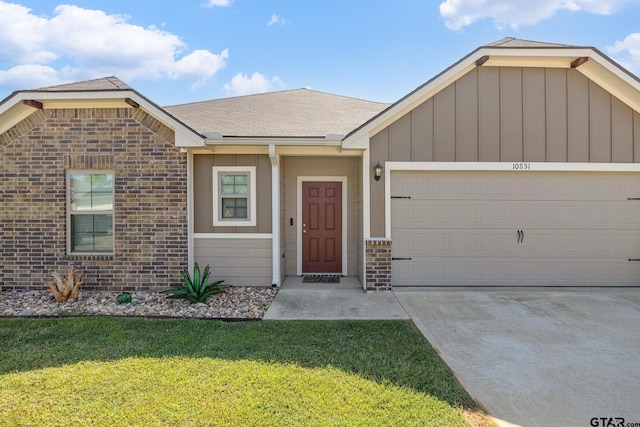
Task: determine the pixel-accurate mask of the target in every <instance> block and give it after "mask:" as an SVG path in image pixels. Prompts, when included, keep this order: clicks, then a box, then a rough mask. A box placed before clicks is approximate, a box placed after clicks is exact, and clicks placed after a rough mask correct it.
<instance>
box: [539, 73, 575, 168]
mask: <svg viewBox="0 0 640 427" xmlns="http://www.w3.org/2000/svg"><path fill="white" fill-rule="evenodd" d="M540 90H541V91H543V93H544V91H545V88H540ZM546 95H547V100H546V105H545V106H543V107H542V108H543V111H542V112H541V113H542V114H545V112H544V110H545V109H546V138H547V143H546V161H548V162H566V161H567V150H568V148H567V145H568V144H567V72H566V70H558V69H552V68H550V69H547V70H546ZM545 107H546V108H545ZM532 161H533V160H532ZM537 161H544V160H537Z"/></svg>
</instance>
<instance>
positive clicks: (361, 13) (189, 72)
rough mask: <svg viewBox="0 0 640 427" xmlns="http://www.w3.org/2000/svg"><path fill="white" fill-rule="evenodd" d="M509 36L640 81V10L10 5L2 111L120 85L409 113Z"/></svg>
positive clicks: (295, 1) (448, 3)
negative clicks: (83, 87) (435, 84)
mask: <svg viewBox="0 0 640 427" xmlns="http://www.w3.org/2000/svg"><path fill="white" fill-rule="evenodd" d="M504 37H516V38H520V39H526V40H536V41H543V42H552V43H561V44H569V45H576V46H593V47H596V48H598V49H599V50H600V51H602V52H603V53H605V54H606V55H608V56H610V57H611V58H613V59H614V60H616V61H617V62H619V63H620V64H622V65H623V66H624V67H626V68H627V69H628V70H630V71H631V72H633V73H635V74H636V75H638V74H640V0H535V1H534V0H387V1H383V0H323V1H317V0H180V1H160V0H127V1H124V0H68V1H67V2H64V0H13V1H3V0H0V99H3V98H5V97H6V96H8V95H9V94H11V92H13V91H15V90H22V89H34V88H40V87H46V86H52V85H57V84H62V83H69V82H77V81H83V80H89V79H95V78H101V77H106V76H117V77H119V78H120V79H121V80H123V81H125V82H126V83H128V84H129V85H130V86H132V87H133V88H134V89H136V90H137V91H138V92H140V93H142V94H143V95H144V96H146V97H147V98H149V99H150V100H152V101H153V102H155V103H156V104H158V105H161V106H170V105H177V104H184V103H189V102H197V101H203V100H210V99H218V98H226V97H231V96H242V95H248V94H254V93H263V92H271V91H279V90H290V89H299V88H309V89H313V90H317V91H322V92H328V93H333V94H338V95H344V96H349V97H354V98H360V99H366V100H371V101H379V102H395V101H397V100H398V99H400V98H402V97H403V96H404V95H406V94H408V93H409V92H411V91H412V90H414V89H415V88H417V87H418V86H420V85H421V84H423V83H425V82H426V81H428V80H429V79H431V78H432V77H434V76H435V75H437V74H438V73H440V72H441V71H443V70H444V69H446V68H447V67H449V66H450V65H452V64H453V63H455V62H456V61H458V60H459V59H461V58H463V57H464V56H466V55H467V54H468V53H470V52H472V51H473V50H475V49H476V48H477V47H479V46H482V45H485V44H487V43H490V42H493V41H496V40H500V39H502V38H504Z"/></svg>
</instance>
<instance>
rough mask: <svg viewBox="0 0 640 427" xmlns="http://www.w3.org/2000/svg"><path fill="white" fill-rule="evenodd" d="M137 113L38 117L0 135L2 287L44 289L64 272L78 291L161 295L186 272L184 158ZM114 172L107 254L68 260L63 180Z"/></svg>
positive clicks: (161, 129)
mask: <svg viewBox="0 0 640 427" xmlns="http://www.w3.org/2000/svg"><path fill="white" fill-rule="evenodd" d="M174 139H175V136H174V133H173V131H172V130H171V129H169V128H167V127H166V126H164V125H163V124H162V123H160V122H159V121H157V120H156V119H155V118H153V117H152V116H150V115H148V114H147V113H146V112H144V111H143V110H142V109H134V108H106V109H96V108H94V109H44V110H37V111H36V112H34V113H33V114H32V115H31V116H29V117H28V118H26V119H25V120H22V121H21V122H20V123H18V124H17V125H16V126H14V127H13V128H11V129H9V130H7V131H6V132H4V133H3V134H1V135H0V237H1V245H0V286H1V287H2V289H43V288H44V285H43V284H42V280H43V279H50V276H51V272H52V271H55V270H57V271H59V272H60V273H64V274H67V273H68V270H69V268H70V267H71V266H74V267H76V268H77V269H78V270H81V271H82V272H83V273H84V277H85V279H84V282H85V285H84V288H85V289H97V290H115V291H121V290H149V289H153V290H161V289H166V288H167V287H169V285H171V284H175V283H178V282H180V280H181V272H182V271H183V270H185V269H186V268H187V249H188V242H187V238H188V232H187V229H188V227H187V155H186V154H185V153H180V150H179V149H178V148H176V147H175V146H174ZM68 170H105V171H107V170H109V171H112V172H113V173H114V239H115V240H114V241H115V248H114V254H113V255H109V256H73V255H71V256H70V255H68V254H67V224H66V222H67V213H66V209H67V200H66V197H67V195H66V185H67V183H66V179H67V178H66V173H67V171H68Z"/></svg>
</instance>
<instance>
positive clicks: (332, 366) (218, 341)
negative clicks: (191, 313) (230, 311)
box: [0, 317, 476, 426]
mask: <svg viewBox="0 0 640 427" xmlns="http://www.w3.org/2000/svg"><path fill="white" fill-rule="evenodd" d="M0 351H1V353H0V354H1V356H0V425H25V426H26V425H33V426H36V425H37V426H49V425H61V426H62V425H101V426H102V425H104V426H114V425H116V426H117V425H131V426H134V425H139V426H153V425H165V426H174V425H178V426H199V425H215V426H243V425H251V426H316V425H327V426H336V425H349V426H351V425H362V426H374V425H380V426H382V425H403V426H410V425H415V426H424V425H438V426H464V425H467V424H466V422H465V420H464V417H463V415H462V408H475V407H476V405H475V403H474V402H473V400H472V399H471V398H470V397H469V396H468V395H467V394H466V392H465V391H464V390H463V389H462V388H461V387H460V386H459V385H458V383H457V382H456V380H455V378H454V376H453V374H452V373H451V371H450V370H449V369H448V368H447V366H446V365H445V364H444V363H443V362H442V361H441V360H440V359H439V358H438V356H437V354H436V353H435V351H434V350H433V349H432V348H431V346H430V345H429V343H428V342H427V341H426V340H425V339H424V337H422V335H421V334H420V333H419V331H418V330H417V329H416V328H415V327H414V326H413V324H411V323H410V322H405V321H338V322H320V321H314V322H305V321H291V322H269V321H262V322H241V323H223V322H215V321H203V320H151V319H139V318H138V319H133V318H132V319H114V318H105V317H94V318H66V319H3V320H0Z"/></svg>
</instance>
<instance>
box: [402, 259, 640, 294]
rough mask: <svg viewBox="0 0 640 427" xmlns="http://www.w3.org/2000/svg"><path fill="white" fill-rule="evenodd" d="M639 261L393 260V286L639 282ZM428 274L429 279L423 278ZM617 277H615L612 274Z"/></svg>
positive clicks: (615, 283)
mask: <svg viewBox="0 0 640 427" xmlns="http://www.w3.org/2000/svg"><path fill="white" fill-rule="evenodd" d="M639 276H640V263H637V262H629V261H628V260H622V261H621V260H611V259H603V258H600V259H594V260H592V262H590V263H587V264H585V263H583V262H581V260H579V259H578V260H576V259H574V260H564V259H557V258H542V259H537V260H535V261H533V260H531V259H530V258H512V259H510V260H509V261H508V262H507V261H505V260H504V259H501V258H458V259H455V260H452V259H450V258H430V259H414V260H413V262H410V263H408V262H406V261H394V262H393V286H394V287H407V286H409V287H415V286H429V287H433V286H491V287H493V286H637V285H638V277H639ZM424 277H428V278H429V280H428V282H427V281H425V280H424V279H423V278H424ZM612 277H614V278H615V280H612V279H611V278H612Z"/></svg>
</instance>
